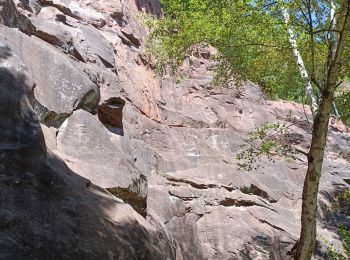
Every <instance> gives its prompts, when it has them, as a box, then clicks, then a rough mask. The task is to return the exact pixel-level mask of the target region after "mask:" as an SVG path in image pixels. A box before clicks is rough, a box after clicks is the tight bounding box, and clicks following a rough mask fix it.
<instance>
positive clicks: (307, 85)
mask: <svg viewBox="0 0 350 260" xmlns="http://www.w3.org/2000/svg"><path fill="white" fill-rule="evenodd" d="M282 15H283V19H284V23H285V24H286V25H287V29H288V36H289V37H288V39H289V43H290V45H291V46H292V50H293V56H294V60H295V63H296V64H297V66H298V69H299V73H300V77H301V79H302V80H303V81H304V82H305V93H306V96H307V99H308V103H309V105H310V108H311V112H312V115H313V116H315V115H316V113H317V110H318V104H317V98H316V97H315V95H314V93H313V89H312V84H311V80H310V77H309V74H308V72H307V70H306V67H305V64H304V61H303V58H302V57H301V54H300V52H299V50H298V45H297V41H296V37H295V35H294V31H293V29H292V27H291V26H290V25H289V22H290V21H289V13H288V11H287V10H286V9H285V8H284V7H283V8H282Z"/></svg>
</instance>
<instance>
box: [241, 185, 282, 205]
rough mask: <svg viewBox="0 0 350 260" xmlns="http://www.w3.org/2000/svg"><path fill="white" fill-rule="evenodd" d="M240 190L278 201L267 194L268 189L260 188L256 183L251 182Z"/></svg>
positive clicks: (271, 201) (270, 200)
mask: <svg viewBox="0 0 350 260" xmlns="http://www.w3.org/2000/svg"><path fill="white" fill-rule="evenodd" d="M240 191H241V192H243V193H245V194H249V195H256V196H259V197H261V198H264V199H266V200H267V201H269V202H270V203H276V202H277V201H276V200H274V199H273V198H271V197H270V196H269V194H267V192H266V191H264V190H262V189H260V188H259V187H258V186H255V185H254V184H251V185H250V186H249V187H243V188H241V189H240Z"/></svg>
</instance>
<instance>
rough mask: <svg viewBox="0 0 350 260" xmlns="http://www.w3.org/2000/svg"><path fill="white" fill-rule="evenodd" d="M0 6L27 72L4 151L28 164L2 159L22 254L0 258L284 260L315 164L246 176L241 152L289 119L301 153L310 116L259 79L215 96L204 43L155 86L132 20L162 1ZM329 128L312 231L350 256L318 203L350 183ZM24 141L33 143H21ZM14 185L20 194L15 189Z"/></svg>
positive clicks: (281, 164)
mask: <svg viewBox="0 0 350 260" xmlns="http://www.w3.org/2000/svg"><path fill="white" fill-rule="evenodd" d="M0 2H1V1H0ZM1 3H2V7H3V9H2V21H3V23H4V24H5V25H6V26H9V27H16V28H18V29H19V30H17V29H10V28H8V27H4V26H2V27H0V42H1V43H2V44H7V45H8V47H9V48H8V47H6V48H5V47H3V48H2V50H3V51H2V54H1V56H0V57H1V59H6V62H3V63H2V67H3V68H6V69H7V70H14V69H15V70H16V71H17V70H19V71H22V73H24V74H25V75H26V76H25V79H26V83H25V84H24V83H23V84H22V83H21V84H18V82H17V81H14V82H15V83H16V84H12V85H11V86H14V89H9V90H7V88H4V90H3V92H1V91H0V95H1V97H2V98H1V100H0V101H1V102H2V101H4V102H7V103H6V105H5V103H4V107H5V108H4V110H3V112H1V116H2V117H3V118H4V119H3V120H1V122H0V123H1V124H4V125H3V129H6V131H4V132H3V133H1V134H0V137H1V136H2V135H3V136H9V137H8V138H10V139H11V140H12V141H8V140H10V139H8V140H7V139H6V138H7V137H6V138H5V137H1V138H2V139H3V141H2V144H0V145H1V146H0V148H1V147H2V148H3V149H2V150H0V152H1V151H3V152H2V153H4V158H10V157H9V156H10V155H9V153H15V155H16V156H15V157H13V158H15V159H14V160H15V161H16V162H18V163H17V164H16V165H18V167H20V168H16V167H17V166H15V165H14V164H13V163H11V162H10V160H9V159H6V160H5V159H4V167H5V168H1V169H9V170H8V171H7V172H8V173H6V174H4V175H1V176H4V177H1V176H0V178H4V182H2V181H1V182H0V192H1V193H4V197H2V198H1V199H2V200H1V202H2V203H3V204H2V205H4V206H3V207H2V208H4V209H6V210H3V212H0V231H2V230H4V232H5V233H6V235H5V236H4V239H3V237H2V235H1V234H2V233H0V239H3V240H4V241H6V243H8V245H13V248H15V249H16V250H17V251H16V252H18V255H15V251H13V250H12V251H11V250H10V249H8V250H7V251H6V250H5V249H4V251H2V250H3V249H2V247H1V249H0V258H1V257H2V256H4V257H6V258H9V257H10V258H11V257H12V259H16V257H17V258H18V259H25V258H23V257H24V255H25V254H27V253H28V252H30V249H31V248H36V249H38V250H37V252H38V253H37V254H38V255H33V259H35V257H40V256H41V255H43V256H49V257H50V256H52V255H50V252H54V254H57V255H58V256H62V258H64V257H66V258H68V257H71V258H74V259H80V258H88V259H184V260H196V259H227V260H228V259H284V256H283V255H284V254H285V252H286V251H287V250H288V248H290V246H291V245H292V244H293V243H294V242H295V241H296V239H297V237H298V235H299V230H300V222H299V220H300V210H301V192H302V184H303V179H304V175H305V170H306V157H305V156H304V155H302V154H300V155H296V158H295V160H292V161H285V160H284V159H283V158H275V162H272V161H269V160H267V159H266V158H262V160H261V162H260V163H259V165H260V167H258V168H257V169H256V170H253V171H250V172H246V171H243V170H240V169H239V167H238V163H239V161H237V159H236V156H237V153H239V152H240V151H242V147H241V145H242V144H243V143H244V142H245V140H246V139H247V137H248V133H249V131H251V130H252V129H254V128H255V127H258V126H260V125H261V124H263V123H265V122H267V121H269V122H280V123H282V124H283V123H288V124H289V123H290V115H291V116H292V117H294V118H296V119H297V122H298V123H295V124H293V125H292V126H291V127H290V131H291V134H290V135H289V136H288V137H287V138H286V140H285V141H286V142H290V143H293V144H296V145H297V146H298V148H299V149H300V150H305V151H307V149H308V144H309V143H310V138H311V135H310V125H309V123H308V121H307V117H308V118H309V119H310V114H309V112H308V111H306V112H304V109H303V107H302V106H301V105H299V104H295V103H288V102H281V101H267V100H266V99H265V98H264V95H263V93H262V92H261V91H260V89H259V88H258V86H256V85H254V84H252V83H250V82H246V83H244V84H243V85H242V86H240V87H236V86H225V88H219V87H213V86H212V84H211V81H212V79H213V72H212V68H213V65H214V63H213V62H212V61H211V56H212V54H213V53H214V52H215V50H211V49H199V51H198V55H196V57H190V58H189V60H187V61H186V62H185V63H184V65H183V66H182V68H181V71H182V74H183V78H184V79H183V80H181V81H180V82H177V81H176V80H175V79H173V78H171V77H165V78H162V79H159V78H156V77H154V76H153V71H152V70H151V66H150V64H148V61H147V60H146V58H145V55H144V43H145V39H146V36H147V35H146V33H147V30H146V29H145V27H144V26H143V25H142V23H141V22H140V21H139V19H138V17H139V13H138V12H139V11H142V10H143V11H145V12H148V13H152V14H154V15H160V13H161V12H160V7H159V3H158V1H156V0H153V1H126V0H123V1H119V0H113V1H105V0H102V1H90V0H76V1H73V0H43V1H15V0H5V1H2V2H1ZM4 46H5V45H4ZM10 49H11V50H10ZM7 52H8V53H10V52H11V53H13V55H8V54H6V53H7ZM14 54H16V55H17V56H15V55H14ZM15 57H17V58H15ZM14 59H15V60H14ZM11 64H14V65H11ZM16 73H17V72H16ZM5 85H6V84H5ZM5 85H4V86H5ZM19 86H23V87H25V88H26V90H25V94H23V95H22V96H24V99H23V100H22V99H21V100H22V101H20V100H19V99H18V97H16V98H14V101H13V102H14V103H13V102H12V101H11V102H12V103H10V101H6V100H11V99H10V97H12V96H13V94H11V93H16V92H11V91H17V90H16V89H17V88H18V89H19V91H20V92H23V88H19ZM31 88H34V92H33V94H31V90H30V89H31ZM15 96H18V94H16V95H15ZM29 99H30V101H31V103H32V104H33V105H34V109H35V112H36V113H37V114H38V116H39V118H40V121H41V123H43V124H45V125H42V130H41V129H40V128H39V127H38V126H39V123H38V122H37V119H36V116H35V115H34V113H33V111H32V110H31V108H30V105H29V103H28V100H29ZM10 107H11V108H20V107H24V108H25V111H27V112H25V113H22V112H21V113H17V112H13V111H17V110H8V109H10ZM6 109H7V110H6ZM1 111H2V110H1ZM10 111H12V112H10ZM28 111H30V112H28ZM19 115H21V116H23V117H24V118H19V117H18V116H19ZM11 120H14V121H13V122H12V121H11ZM330 130H331V131H330V135H329V138H328V147H327V153H326V157H325V166H324V173H323V176H322V180H321V186H320V194H321V195H320V205H321V206H322V207H320V211H319V227H318V232H319V234H320V236H322V237H325V238H326V239H328V240H329V241H330V242H331V243H333V244H334V246H335V247H337V248H341V247H340V241H339V237H338V236H337V234H336V233H335V231H334V227H332V226H330V224H329V222H327V221H325V219H326V218H325V215H326V211H325V210H324V208H325V207H326V206H327V205H329V203H330V199H331V197H332V194H334V192H336V191H339V190H341V189H344V188H346V187H350V181H349V180H350V163H349V162H350V161H349V160H350V148H349V140H350V135H349V129H348V128H347V127H345V126H344V125H343V124H342V123H341V122H339V121H337V120H333V122H332V123H331V125H330ZM43 134H44V139H45V144H46V145H44V139H43ZM24 136H27V137H26V138H24ZM4 138H5V139H4ZM28 143H29V144H31V143H33V144H34V148H33V147H32V148H28V149H29V150H28V149H27V148H26V149H24V147H27V145H28ZM22 147H23V149H24V150H25V151H22V150H21V149H22ZM28 147H29V146H28ZM18 149H20V150H18ZM46 149H47V151H48V152H45V151H46ZM17 150H18V151H17ZM27 153H29V155H30V156H29V157H26V156H24V155H25V154H27ZM6 156H7V157H6ZM11 156H12V155H11ZM58 158H61V160H63V161H60V159H58ZM21 167H22V168H21ZM5 172H6V171H5ZM0 180H2V179H0ZM7 180H8V181H7ZM11 181H12V182H11ZM3 183H4V184H3ZM6 183H12V184H13V185H12V184H11V185H8V186H6V185H7V184H6ZM22 183H23V184H22ZM16 185H17V186H16ZM95 185H97V186H95ZM2 187H4V188H2ZM14 187H15V188H14ZM16 187H22V188H20V189H22V190H21V192H19V191H16V190H10V189H16ZM99 187H101V188H99ZM102 188H105V189H107V190H108V191H110V192H111V193H113V195H115V196H116V197H119V198H121V199H122V200H124V201H125V202H127V203H129V204H130V205H132V206H133V208H134V209H136V210H137V211H138V212H139V213H141V215H143V216H144V217H146V219H147V220H148V221H146V220H145V219H143V218H141V217H140V216H139V215H138V214H137V213H135V212H134V211H133V210H132V209H131V208H130V207H129V206H127V205H126V204H124V203H122V202H121V201H119V200H116V199H115V198H113V197H112V196H111V195H110V194H109V193H107V192H106V191H105V190H104V189H102ZM11 191H12V193H11ZM49 191H50V192H49ZM43 194H44V195H43ZM11 196H12V197H11ZM16 196H17V197H16ZM45 196H46V197H45ZM12 201H15V202H12ZM17 201H18V202H17ZM33 208H35V209H33ZM42 209H45V210H42ZM28 212H29V213H28ZM40 213H41V214H42V215H41V216H40ZM24 216H26V217H24ZM26 219H27V220H28V219H33V220H31V221H26ZM98 219H100V220H98ZM39 223H44V225H43V224H41V225H39ZM151 223H152V224H151ZM347 224H349V225H350V223H347ZM48 225H49V227H48ZM20 229H22V230H25V231H24V234H25V235H23V236H22V235H21V237H19V234H22V233H23V232H22V233H19V232H18V230H20ZM15 236H18V237H15ZM33 236H34V238H35V239H31V240H30V242H27V240H28V238H29V237H33ZM161 237H162V238H161ZM65 239H66V240H65ZM18 241H20V242H18ZM36 241H39V242H36ZM55 241H56V242H57V243H56V242H55ZM54 242H55V243H54ZM11 243H12V244H11ZM25 243H29V244H27V245H26V244H25ZM170 243H172V244H170ZM68 244H69V245H71V247H68ZM6 248H11V247H10V246H9V247H6ZM75 248H76V251H74V250H75ZM35 252H36V251H35ZM1 254H2V255H1ZM33 254H35V253H33ZM65 254H66V255H65ZM57 255H56V256H57ZM89 257H90V258H89ZM113 257H114V258H113ZM315 259H326V256H324V255H323V256H322V255H318V256H315Z"/></svg>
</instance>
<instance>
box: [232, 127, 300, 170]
mask: <svg viewBox="0 0 350 260" xmlns="http://www.w3.org/2000/svg"><path fill="white" fill-rule="evenodd" d="M293 125H294V124H293V123H290V124H288V125H287V124H286V123H283V124H280V123H269V122H267V123H264V124H263V125H262V126H260V127H258V128H255V129H254V130H253V131H251V132H250V133H249V138H248V140H246V143H245V144H242V145H241V147H242V148H244V150H243V151H242V152H240V153H238V154H237V156H236V158H237V160H239V161H240V163H239V164H238V166H239V168H240V169H244V170H246V171H252V170H257V169H258V167H259V166H260V165H259V161H260V160H261V157H266V158H268V159H269V160H270V161H273V162H274V159H275V158H276V157H283V158H285V159H286V160H289V161H291V160H292V158H294V155H295V154H296V153H297V151H296V150H295V148H294V147H293V146H292V144H290V143H289V142H286V141H285V140H286V138H285V137H286V136H288V134H290V127H291V126H293Z"/></svg>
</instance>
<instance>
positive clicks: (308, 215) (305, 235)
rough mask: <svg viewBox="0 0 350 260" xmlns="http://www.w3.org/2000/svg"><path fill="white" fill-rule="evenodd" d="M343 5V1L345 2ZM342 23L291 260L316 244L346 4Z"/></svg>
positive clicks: (349, 21)
mask: <svg viewBox="0 0 350 260" xmlns="http://www.w3.org/2000/svg"><path fill="white" fill-rule="evenodd" d="M345 3H346V2H345ZM345 7H346V10H344V11H345V15H344V23H343V26H342V29H341V32H340V35H339V39H338V40H337V45H336V51H335V52H334V53H333V50H330V51H331V55H330V56H329V57H330V60H329V63H328V64H330V66H329V68H328V71H327V77H326V81H325V85H324V88H323V91H322V101H321V104H320V106H319V110H318V113H317V115H316V117H315V120H314V125H313V129H312V141H311V147H310V151H309V154H308V169H307V173H306V177H305V182H304V187H303V197H302V199H303V203H302V212H301V232H300V239H299V242H298V243H297V250H296V252H295V256H294V258H295V259H296V260H310V259H311V257H312V255H313V252H314V249H315V244H316V223H317V219H316V214H317V195H318V186H319V183H320V178H321V171H322V165H323V156H324V151H325V147H326V141H327V132H328V123H329V116H330V112H331V108H332V103H333V95H334V92H335V90H336V87H337V79H338V77H339V73H340V71H341V62H342V58H343V54H342V53H343V50H344V45H345V39H346V38H347V37H349V29H350V1H349V2H347V3H346V5H345Z"/></svg>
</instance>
